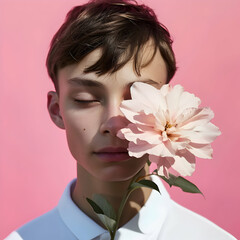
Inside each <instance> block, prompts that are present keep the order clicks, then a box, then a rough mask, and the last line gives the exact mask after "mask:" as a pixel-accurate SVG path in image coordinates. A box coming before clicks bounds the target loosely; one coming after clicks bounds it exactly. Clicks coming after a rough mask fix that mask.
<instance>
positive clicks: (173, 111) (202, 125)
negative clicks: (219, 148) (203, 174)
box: [117, 82, 220, 177]
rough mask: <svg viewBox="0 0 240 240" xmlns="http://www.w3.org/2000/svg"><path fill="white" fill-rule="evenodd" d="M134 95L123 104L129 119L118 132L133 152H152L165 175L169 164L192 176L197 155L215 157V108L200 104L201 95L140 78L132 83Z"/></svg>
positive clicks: (151, 154)
mask: <svg viewBox="0 0 240 240" xmlns="http://www.w3.org/2000/svg"><path fill="white" fill-rule="evenodd" d="M131 96H132V99H131V100H125V101H123V102H122V104H121V107H120V109H121V111H122V112H123V114H124V115H125V117H126V118H127V119H128V120H129V121H130V123H129V124H128V126H127V127H126V128H123V129H121V130H120V131H119V132H118V135H117V136H118V137H120V138H122V139H127V140H128V141H129V146H128V151H129V155H130V156H132V157H136V158H140V157H142V156H143V155H144V154H149V160H150V162H153V163H156V164H157V167H158V173H159V174H160V175H162V176H166V177H169V169H170V168H172V169H174V170H175V171H176V172H178V173H179V174H180V175H182V176H190V175H191V174H192V173H193V172H194V170H195V156H196V157H200V158H208V159H210V158H212V148H211V145H210V143H211V142H212V141H213V140H214V139H215V138H216V137H217V136H218V135H220V131H219V129H218V128H217V127H216V126H215V125H213V124H212V123H211V122H210V120H211V119H212V118H213V116H214V114H213V112H212V111H211V110H210V109H209V108H199V104H200V99H199V98H197V97H195V96H194V95H193V94H190V93H188V92H186V91H184V89H183V87H182V86H180V85H176V86H174V87H172V86H170V85H168V84H166V85H163V86H162V87H161V89H160V90H159V89H157V88H155V87H153V86H151V85H149V84H146V83H141V82H136V83H134V84H133V85H132V87H131Z"/></svg>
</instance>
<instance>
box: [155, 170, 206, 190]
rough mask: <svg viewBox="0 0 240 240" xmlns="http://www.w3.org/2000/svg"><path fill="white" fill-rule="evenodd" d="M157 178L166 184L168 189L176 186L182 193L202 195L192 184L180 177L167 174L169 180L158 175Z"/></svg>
mask: <svg viewBox="0 0 240 240" xmlns="http://www.w3.org/2000/svg"><path fill="white" fill-rule="evenodd" d="M159 177H161V178H162V179H163V180H164V181H165V182H167V183H168V184H169V186H170V187H172V186H176V187H180V188H181V189H182V190H183V191H184V192H189V193H200V194H202V192H201V191H200V190H199V188H198V187H197V186H196V185H195V184H193V183H192V182H190V181H188V180H187V179H185V178H183V177H181V176H179V177H176V176H174V175H173V174H169V178H166V177H164V176H160V175H159ZM202 195H203V194H202Z"/></svg>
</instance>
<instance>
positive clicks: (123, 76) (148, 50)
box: [58, 44, 167, 88]
mask: <svg viewBox="0 0 240 240" xmlns="http://www.w3.org/2000/svg"><path fill="white" fill-rule="evenodd" d="M153 51H154V47H153V46H151V45H150V44H148V45H146V46H145V47H144V48H143V49H142V51H141V54H140V56H141V63H142V67H141V69H140V74H141V75H140V76H139V75H138V74H137V73H136V71H135V69H134V61H133V59H131V60H130V61H129V62H128V63H127V64H125V65H124V66H123V67H122V68H121V69H119V70H118V71H116V72H114V73H111V74H110V73H109V74H104V75H100V76H99V75H97V74H96V73H95V72H90V73H85V72H84V70H85V69H86V68H88V67H90V66H92V65H93V64H94V63H95V62H96V61H97V60H98V59H99V58H100V57H101V56H102V51H101V49H96V50H94V51H93V52H91V53H90V54H88V55H87V56H86V57H85V58H83V60H82V61H81V62H79V63H76V64H72V65H68V66H66V67H64V68H62V69H60V70H59V72H58V80H59V87H60V88H61V87H63V86H65V85H67V84H69V83H71V82H73V81H71V80H72V79H75V80H76V79H78V80H79V81H81V79H82V80H86V79H87V80H93V81H97V82H99V83H101V84H103V85H106V86H109V87H113V86H116V85H117V86H118V87H121V86H125V85H129V83H132V82H135V81H144V82H149V83H154V82H155V83H159V84H161V85H163V84H165V83H166V81H167V69H166V64H165V62H164V60H163V58H162V56H161V54H160V52H159V50H158V51H157V52H156V54H155V56H154V57H153V59H152V60H151V58H152V56H153ZM149 60H151V61H150V62H149ZM148 62H149V63H148ZM146 63H148V64H147V65H146Z"/></svg>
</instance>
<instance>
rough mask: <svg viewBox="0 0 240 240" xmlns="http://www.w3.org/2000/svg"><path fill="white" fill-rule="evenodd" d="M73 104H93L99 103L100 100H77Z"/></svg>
mask: <svg viewBox="0 0 240 240" xmlns="http://www.w3.org/2000/svg"><path fill="white" fill-rule="evenodd" d="M74 101H75V102H78V103H93V102H100V100H79V99H74Z"/></svg>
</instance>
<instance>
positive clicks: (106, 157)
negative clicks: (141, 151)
mask: <svg viewBox="0 0 240 240" xmlns="http://www.w3.org/2000/svg"><path fill="white" fill-rule="evenodd" d="M94 155H95V156H97V157H98V158H99V159H100V160H101V161H103V162H120V161H124V160H127V159H129V158H130V156H129V155H128V151H127V148H123V147H105V148H102V149H99V150H97V151H96V152H94Z"/></svg>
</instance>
